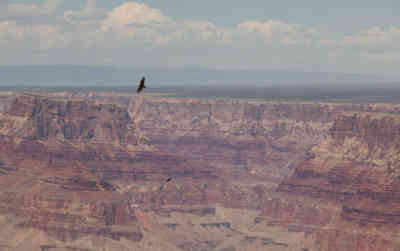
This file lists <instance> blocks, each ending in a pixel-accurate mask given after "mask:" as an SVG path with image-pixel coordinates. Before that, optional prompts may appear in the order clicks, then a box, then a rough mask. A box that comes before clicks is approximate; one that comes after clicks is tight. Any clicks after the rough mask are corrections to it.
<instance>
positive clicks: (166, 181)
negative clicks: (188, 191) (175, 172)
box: [160, 176, 175, 191]
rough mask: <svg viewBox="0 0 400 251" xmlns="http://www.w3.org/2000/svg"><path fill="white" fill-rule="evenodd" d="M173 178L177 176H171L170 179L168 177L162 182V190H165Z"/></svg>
mask: <svg viewBox="0 0 400 251" xmlns="http://www.w3.org/2000/svg"><path fill="white" fill-rule="evenodd" d="M173 178H175V176H171V177H169V178H168V179H166V180H165V181H164V184H162V185H161V186H160V191H161V190H163V189H164V186H165V185H167V183H168V182H170V181H171V180H172V179H173Z"/></svg>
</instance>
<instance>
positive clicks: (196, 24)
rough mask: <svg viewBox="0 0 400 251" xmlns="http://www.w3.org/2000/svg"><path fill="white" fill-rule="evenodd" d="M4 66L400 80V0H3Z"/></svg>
mask: <svg viewBox="0 0 400 251" xmlns="http://www.w3.org/2000/svg"><path fill="white" fill-rule="evenodd" d="M0 54H1V57H0V65H32V64H33V65H38V64H39V65H41V64H46V65H48V64H51V65H53V64H67V65H114V66H121V67H133V68H162V69H169V68H174V69H175V68H178V69H185V68H196V67H198V68H208V69H224V70H295V71H307V72H344V73H368V74H381V75H388V76H399V77H400V72H399V71H398V68H399V67H398V66H399V64H400V1H398V0H392V1H390V0H386V1H385V0H381V1H376V0H351V1H349V0H336V1H321V0H303V1H295V0H279V1H276V0H274V1H272V0H248V1H243V0H241V1H240V0H218V1H216V0H202V1H189V0H168V1H166V0H148V1H125V0H112V1H110V0H68V1H67V0H0Z"/></svg>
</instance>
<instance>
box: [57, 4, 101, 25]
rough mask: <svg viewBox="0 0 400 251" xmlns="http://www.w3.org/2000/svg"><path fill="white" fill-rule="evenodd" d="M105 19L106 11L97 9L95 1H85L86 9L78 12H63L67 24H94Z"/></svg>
mask: <svg viewBox="0 0 400 251" xmlns="http://www.w3.org/2000/svg"><path fill="white" fill-rule="evenodd" d="M105 17H106V10H105V9H101V8H98V7H97V5H96V0H87V2H86V7H85V8H84V9H82V10H79V11H65V12H64V18H65V19H66V20H67V22H69V23H77V24H87V23H96V22H98V21H100V20H103V19H104V18H105Z"/></svg>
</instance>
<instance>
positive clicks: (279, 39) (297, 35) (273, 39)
mask: <svg viewBox="0 0 400 251" xmlns="http://www.w3.org/2000/svg"><path fill="white" fill-rule="evenodd" d="M237 30H238V31H239V32H241V33H242V34H244V35H246V36H247V37H250V38H251V39H255V38H256V39H260V40H262V41H264V42H265V43H267V44H268V43H279V44H282V45H288V46H294V45H299V44H310V43H312V42H313V41H314V39H315V35H316V31H315V30H314V29H309V28H304V27H302V26H300V25H296V24H287V23H283V22H280V21H274V20H271V21H266V22H259V21H247V22H243V23H240V24H238V25H237Z"/></svg>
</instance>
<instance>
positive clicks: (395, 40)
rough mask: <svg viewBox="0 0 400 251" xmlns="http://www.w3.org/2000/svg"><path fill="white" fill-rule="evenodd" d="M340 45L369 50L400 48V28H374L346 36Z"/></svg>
mask: <svg viewBox="0 0 400 251" xmlns="http://www.w3.org/2000/svg"><path fill="white" fill-rule="evenodd" d="M340 45H341V46H343V47H347V46H353V47H354V46H356V47H361V48H365V49H369V50H371V49H372V50H373V49H389V50H390V49H393V48H400V28H399V27H395V26H392V27H389V28H387V29H384V28H381V27H379V26H374V27H371V28H369V29H364V30H361V31H360V32H358V33H356V34H354V35H350V36H345V37H344V38H343V40H342V41H340Z"/></svg>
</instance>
